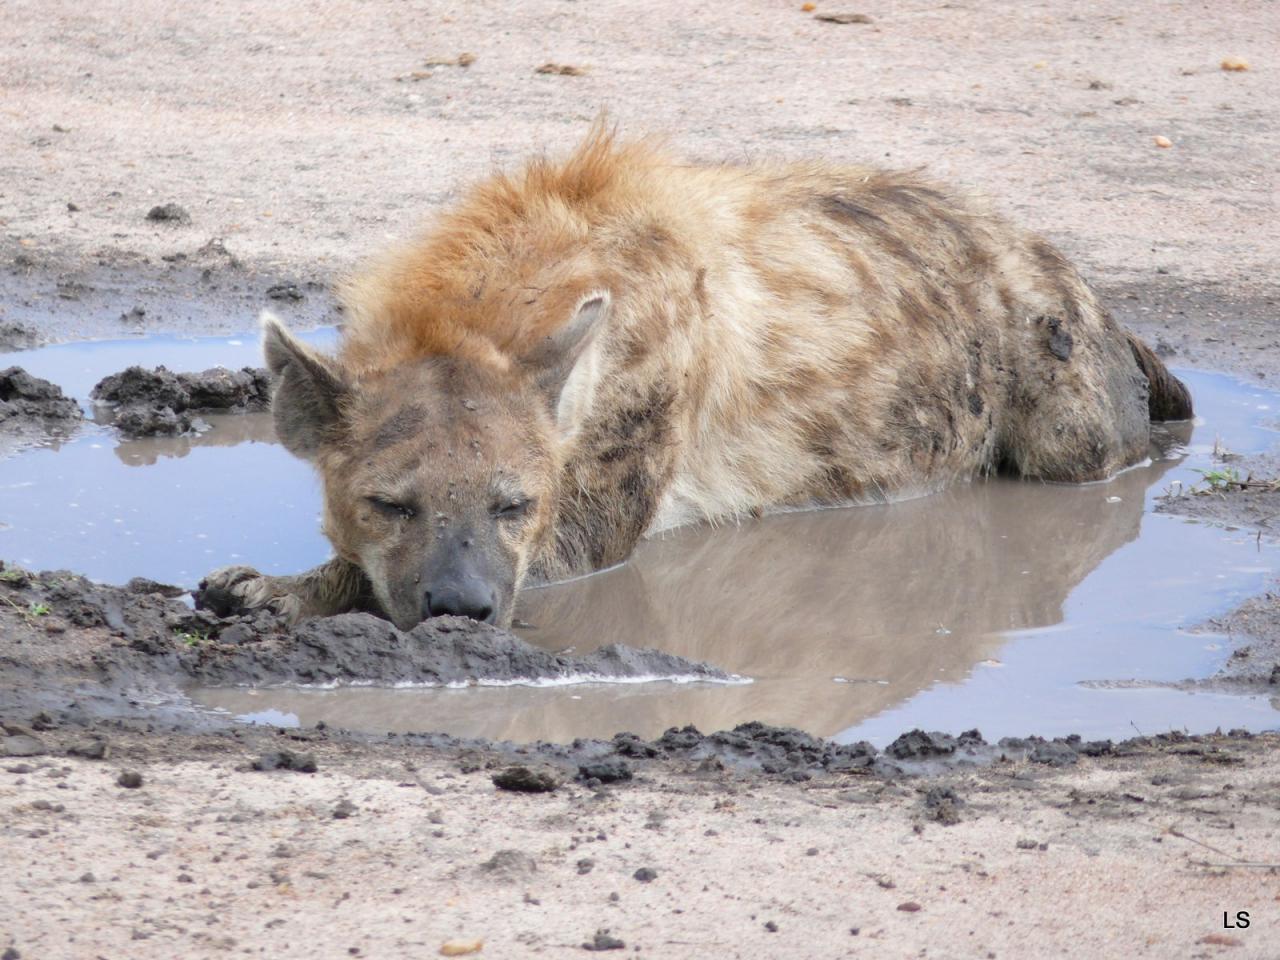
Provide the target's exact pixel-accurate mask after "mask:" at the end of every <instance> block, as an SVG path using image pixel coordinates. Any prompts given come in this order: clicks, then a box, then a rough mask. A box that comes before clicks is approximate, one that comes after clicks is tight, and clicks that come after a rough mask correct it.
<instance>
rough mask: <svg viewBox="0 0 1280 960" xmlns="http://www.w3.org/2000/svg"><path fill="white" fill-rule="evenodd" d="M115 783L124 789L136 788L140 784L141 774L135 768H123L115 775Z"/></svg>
mask: <svg viewBox="0 0 1280 960" xmlns="http://www.w3.org/2000/svg"><path fill="white" fill-rule="evenodd" d="M116 783H117V784H118V785H119V786H121V787H124V788H125V789H126V790H137V789H138V788H139V787H140V786H142V774H140V773H139V772H138V771H137V770H124V771H122V772H121V774H120V776H118V777H116Z"/></svg>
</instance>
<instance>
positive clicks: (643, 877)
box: [631, 867, 658, 883]
mask: <svg viewBox="0 0 1280 960" xmlns="http://www.w3.org/2000/svg"><path fill="white" fill-rule="evenodd" d="M631 876H632V877H634V878H635V879H637V880H639V881H640V882H641V883H653V881H654V880H657V879H658V871H657V870H654V869H653V868H652V867H641V868H640V869H639V870H637V871H636V872H635V873H633V874H632V875H631Z"/></svg>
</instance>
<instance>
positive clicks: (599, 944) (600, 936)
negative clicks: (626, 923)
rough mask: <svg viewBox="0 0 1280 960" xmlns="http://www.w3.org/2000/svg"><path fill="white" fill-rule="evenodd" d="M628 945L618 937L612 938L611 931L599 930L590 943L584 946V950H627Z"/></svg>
mask: <svg viewBox="0 0 1280 960" xmlns="http://www.w3.org/2000/svg"><path fill="white" fill-rule="evenodd" d="M626 947H627V944H626V942H625V941H622V940H619V939H618V938H617V937H614V936H610V934H609V931H608V930H607V929H606V930H597V931H596V933H595V936H594V937H592V938H591V940H590V942H588V943H584V944H583V945H582V949H583V950H625V949H626Z"/></svg>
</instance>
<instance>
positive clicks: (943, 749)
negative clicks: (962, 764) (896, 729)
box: [885, 730, 956, 760]
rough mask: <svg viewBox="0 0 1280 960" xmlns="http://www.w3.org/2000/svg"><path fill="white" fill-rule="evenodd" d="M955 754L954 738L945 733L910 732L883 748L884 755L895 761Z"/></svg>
mask: <svg viewBox="0 0 1280 960" xmlns="http://www.w3.org/2000/svg"><path fill="white" fill-rule="evenodd" d="M955 752H956V738H955V737H953V736H950V735H949V734H945V733H937V732H934V733H925V731H923V730H912V731H910V732H908V733H904V734H903V735H902V736H900V737H898V739H897V740H895V741H893V743H891V744H889V746H887V747H885V753H887V754H888V755H889V756H891V757H893V758H894V759H895V760H923V759H927V758H931V757H946V756H950V755H951V754H953V753H955Z"/></svg>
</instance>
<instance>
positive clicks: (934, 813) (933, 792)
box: [924, 787, 964, 827]
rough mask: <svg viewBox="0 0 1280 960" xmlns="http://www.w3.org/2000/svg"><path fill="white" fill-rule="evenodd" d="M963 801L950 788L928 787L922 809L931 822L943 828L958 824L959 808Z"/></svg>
mask: <svg viewBox="0 0 1280 960" xmlns="http://www.w3.org/2000/svg"><path fill="white" fill-rule="evenodd" d="M962 806H964V801H963V800H961V799H960V797H959V795H958V794H957V793H956V792H955V790H953V789H952V788H951V787H930V788H929V789H928V790H927V791H926V792H925V795H924V808H925V810H926V811H927V812H928V814H929V818H930V819H931V820H936V821H937V822H938V823H940V824H942V825H943V826H944V827H950V826H954V825H955V824H957V823H959V822H960V807H962Z"/></svg>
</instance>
